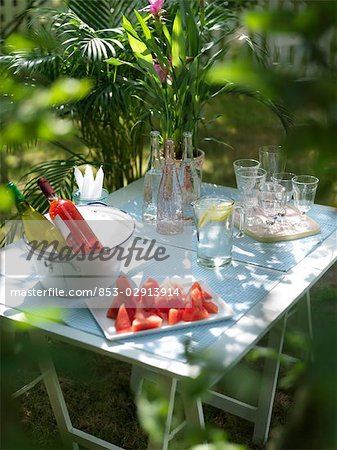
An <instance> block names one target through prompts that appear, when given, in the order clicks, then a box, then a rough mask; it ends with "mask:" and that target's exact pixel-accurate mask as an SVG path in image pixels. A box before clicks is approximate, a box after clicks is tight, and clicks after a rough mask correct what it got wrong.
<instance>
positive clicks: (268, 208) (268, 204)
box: [258, 181, 286, 232]
mask: <svg viewBox="0 0 337 450" xmlns="http://www.w3.org/2000/svg"><path fill="white" fill-rule="evenodd" d="M258 202H259V207H260V208H261V210H262V212H263V213H264V215H265V216H267V222H266V223H267V229H268V231H269V232H271V231H272V230H273V226H274V225H275V222H276V219H277V216H278V214H279V213H280V211H282V209H283V208H284V206H285V202H286V189H285V187H283V186H281V185H280V184H278V183H274V182H271V181H267V182H266V183H265V184H264V185H263V186H261V187H260V189H259V194H258Z"/></svg>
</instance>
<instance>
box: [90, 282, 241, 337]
mask: <svg viewBox="0 0 337 450" xmlns="http://www.w3.org/2000/svg"><path fill="white" fill-rule="evenodd" d="M175 281H177V280H176V279H175ZM195 281H198V282H199V283H200V286H201V287H202V288H203V289H204V290H205V291H206V292H208V293H209V294H210V295H211V296H212V299H211V301H212V302H214V303H215V304H216V305H217V306H218V308H219V310H218V312H217V314H210V315H209V317H208V318H207V319H204V320H197V321H193V322H183V321H181V322H178V323H176V324H175V325H168V324H167V322H166V321H163V325H162V326H161V327H160V328H153V329H150V330H142V331H137V332H126V333H117V332H116V329H115V320H114V319H109V318H108V317H106V313H107V310H108V309H109V307H110V306H111V303H112V300H113V298H107V297H102V298H100V297H92V298H88V299H86V301H85V302H86V304H87V307H88V308H89V310H90V311H91V313H92V315H93V316H94V318H95V319H96V321H97V323H98V325H99V326H100V327H101V329H102V331H103V333H104V335H105V337H106V338H107V339H109V340H121V339H123V338H127V337H137V336H139V337H140V336H144V335H149V334H157V333H161V332H162V331H168V330H171V331H174V330H178V329H181V328H191V327H193V326H197V325H201V324H205V323H210V324H211V323H213V322H216V321H219V320H225V319H230V318H231V317H233V310H232V308H231V307H230V305H228V304H227V303H226V302H225V301H224V300H223V299H222V298H221V297H219V296H218V295H217V294H216V293H215V292H214V291H213V290H212V289H211V288H210V287H209V286H207V285H206V284H205V283H204V282H203V281H199V280H195ZM180 284H181V285H182V286H183V288H184V290H185V292H186V293H187V292H188V290H189V288H190V287H191V285H192V284H193V282H191V281H185V280H184V281H180Z"/></svg>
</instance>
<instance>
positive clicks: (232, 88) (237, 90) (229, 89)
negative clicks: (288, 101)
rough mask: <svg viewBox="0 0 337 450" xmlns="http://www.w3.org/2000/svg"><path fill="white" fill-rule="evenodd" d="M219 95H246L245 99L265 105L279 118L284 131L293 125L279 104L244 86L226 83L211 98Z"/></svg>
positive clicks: (285, 110) (288, 115)
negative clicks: (249, 98)
mask: <svg viewBox="0 0 337 450" xmlns="http://www.w3.org/2000/svg"><path fill="white" fill-rule="evenodd" d="M219 94H237V95H240V94H241V95H246V96H247V97H251V98H254V99H255V100H257V101H259V102H260V103H262V104H264V105H266V106H267V107H268V108H269V109H270V110H271V111H273V112H274V113H275V114H276V116H277V117H278V118H279V120H280V122H281V123H282V125H283V128H284V129H285V131H287V130H288V129H289V127H290V126H291V125H292V124H293V117H292V116H291V114H290V113H289V111H288V110H287V108H285V107H284V106H283V105H282V104H281V103H279V102H275V101H273V100H271V99H269V98H267V97H265V96H263V95H262V94H261V93H260V92H258V91H254V90H253V89H249V88H247V87H244V86H239V85H237V84H235V83H226V84H225V86H223V87H222V88H221V89H220V90H219V91H217V92H215V93H214V94H213V97H215V96H217V95H219Z"/></svg>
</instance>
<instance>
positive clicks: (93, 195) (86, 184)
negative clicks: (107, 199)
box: [74, 165, 104, 200]
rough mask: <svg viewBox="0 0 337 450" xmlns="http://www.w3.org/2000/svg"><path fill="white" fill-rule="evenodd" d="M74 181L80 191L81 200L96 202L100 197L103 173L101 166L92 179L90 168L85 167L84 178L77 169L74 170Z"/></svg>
mask: <svg viewBox="0 0 337 450" xmlns="http://www.w3.org/2000/svg"><path fill="white" fill-rule="evenodd" d="M74 175H75V180H76V183H77V185H78V189H79V191H80V196H81V198H85V199H88V200H96V199H98V198H100V197H101V196H102V187H103V180H104V172H103V168H102V166H101V167H100V168H99V170H98V171H97V174H96V177H94V174H93V171H92V167H91V166H89V165H87V166H86V168H85V172H84V176H83V174H82V172H81V171H80V169H79V168H78V167H75V168H74Z"/></svg>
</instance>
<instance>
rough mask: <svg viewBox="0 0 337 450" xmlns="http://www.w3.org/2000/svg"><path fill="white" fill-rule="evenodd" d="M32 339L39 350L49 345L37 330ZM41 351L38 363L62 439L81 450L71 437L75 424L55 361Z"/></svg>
mask: <svg viewBox="0 0 337 450" xmlns="http://www.w3.org/2000/svg"><path fill="white" fill-rule="evenodd" d="M31 339H32V342H33V343H34V344H35V345H37V348H38V350H40V349H41V350H42V349H43V348H45V347H46V345H47V342H46V338H45V337H43V336H41V335H38V334H37V333H35V332H33V333H31ZM38 353H40V351H38ZM41 353H43V356H42V357H41V358H39V359H38V364H39V367H40V371H41V374H42V376H43V382H44V385H45V387H46V390H47V393H48V397H49V401H50V404H51V407H52V409H53V412H54V416H55V419H56V423H57V425H58V428H59V431H60V434H61V437H62V440H63V441H64V442H65V444H67V445H72V448H73V449H74V450H79V446H78V444H77V443H76V442H73V440H72V439H71V434H70V431H71V430H72V428H73V425H72V423H71V419H70V416H69V412H68V408H67V405H66V402H65V400H64V397H63V393H62V389H61V386H60V383H59V380H58V377H57V373H56V370H55V366H54V363H53V361H52V360H51V358H50V357H49V356H47V354H46V353H47V352H43V351H42V352H41Z"/></svg>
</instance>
